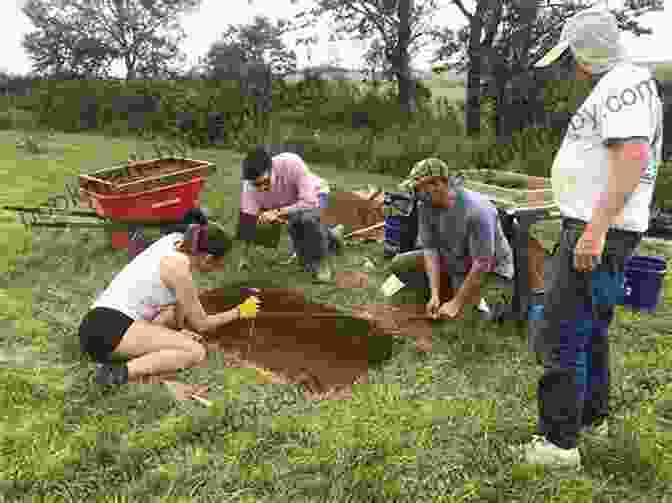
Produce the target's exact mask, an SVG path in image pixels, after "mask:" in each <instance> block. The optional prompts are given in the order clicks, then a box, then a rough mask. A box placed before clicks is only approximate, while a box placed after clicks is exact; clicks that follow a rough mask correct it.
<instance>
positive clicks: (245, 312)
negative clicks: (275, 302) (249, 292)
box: [238, 297, 261, 320]
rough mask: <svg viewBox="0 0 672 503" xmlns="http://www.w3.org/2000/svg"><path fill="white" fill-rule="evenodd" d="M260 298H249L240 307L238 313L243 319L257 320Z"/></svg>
mask: <svg viewBox="0 0 672 503" xmlns="http://www.w3.org/2000/svg"><path fill="white" fill-rule="evenodd" d="M260 302H261V301H260V300H259V298H258V297H248V298H247V300H246V301H245V302H243V303H242V304H240V305H239V306H238V313H239V315H240V318H241V319H244V320H245V319H248V318H256V317H257V312H258V311H259V303H260Z"/></svg>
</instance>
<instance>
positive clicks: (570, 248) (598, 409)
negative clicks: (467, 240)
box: [537, 219, 641, 449]
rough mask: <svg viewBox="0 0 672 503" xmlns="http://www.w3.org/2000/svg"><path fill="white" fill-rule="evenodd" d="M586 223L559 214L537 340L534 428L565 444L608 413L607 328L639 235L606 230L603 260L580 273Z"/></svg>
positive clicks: (569, 445) (571, 444) (568, 445)
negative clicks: (540, 363) (577, 252)
mask: <svg viewBox="0 0 672 503" xmlns="http://www.w3.org/2000/svg"><path fill="white" fill-rule="evenodd" d="M584 228H585V223H584V222H580V221H577V220H574V219H563V223H562V231H561V234H560V243H559V248H558V252H557V254H556V255H555V257H554V260H555V264H554V267H553V279H552V281H551V285H550V288H549V289H548V291H547V292H546V295H545V306H544V318H545V319H544V325H545V326H544V327H543V329H542V333H541V338H542V340H541V341H540V342H541V345H542V351H543V356H544V375H543V376H542V378H541V379H540V380H539V387H538V391H537V393H538V395H537V396H538V402H539V423H538V432H539V433H540V434H542V435H544V436H545V437H546V438H547V439H548V440H549V441H551V442H553V443H554V444H556V445H558V446H559V447H563V448H565V449H570V448H573V447H575V446H576V444H577V440H578V435H579V432H580V430H581V428H582V427H585V426H590V425H592V424H595V423H597V422H599V421H601V420H602V419H604V418H606V417H607V415H608V414H609V403H608V402H609V339H608V330H609V325H610V323H611V321H612V320H613V318H614V305H615V304H616V303H618V302H619V298H622V293H623V288H624V286H623V281H624V268H625V261H626V260H627V258H628V257H629V256H631V255H632V254H633V252H634V251H635V249H636V248H637V246H638V245H639V242H640V241H641V234H638V233H634V232H626V231H619V230H610V231H609V232H608V233H607V237H606V242H605V247H604V252H603V254H602V257H601V263H600V264H599V265H598V266H597V267H596V268H595V269H594V270H593V271H589V272H579V271H576V270H575V269H574V249H575V247H576V243H577V241H578V240H579V238H580V237H581V234H582V233H583V229H584Z"/></svg>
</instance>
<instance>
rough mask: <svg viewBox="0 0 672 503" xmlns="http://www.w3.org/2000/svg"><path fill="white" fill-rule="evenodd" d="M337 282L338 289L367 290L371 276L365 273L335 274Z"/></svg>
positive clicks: (345, 272) (340, 272)
mask: <svg viewBox="0 0 672 503" xmlns="http://www.w3.org/2000/svg"><path fill="white" fill-rule="evenodd" d="M335 281H336V286H337V287H338V288H344V289H347V288H367V287H368V286H369V275H368V274H366V273H365V272H348V271H339V272H337V273H336V274H335Z"/></svg>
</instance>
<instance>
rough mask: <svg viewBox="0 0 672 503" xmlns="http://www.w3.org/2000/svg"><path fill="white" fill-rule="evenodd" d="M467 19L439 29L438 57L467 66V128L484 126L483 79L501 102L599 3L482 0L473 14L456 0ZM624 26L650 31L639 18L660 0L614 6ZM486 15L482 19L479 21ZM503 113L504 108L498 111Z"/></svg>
mask: <svg viewBox="0 0 672 503" xmlns="http://www.w3.org/2000/svg"><path fill="white" fill-rule="evenodd" d="M452 1H453V3H454V4H455V5H456V6H457V7H458V9H459V10H460V12H462V14H463V15H464V16H465V17H466V18H467V20H468V21H469V24H468V25H467V26H465V27H463V28H461V29H460V30H457V31H453V30H449V29H445V30H443V31H442V32H440V33H439V34H437V39H438V40H439V41H440V42H441V47H440V48H439V49H438V51H437V53H436V55H435V58H434V60H435V62H437V61H448V60H450V59H451V58H454V57H455V56H457V57H458V59H457V61H456V62H454V63H450V64H448V65H446V66H447V67H451V68H454V69H456V70H458V71H464V70H465V69H467V70H468V82H469V85H468V87H467V100H466V101H467V107H466V108H467V109H466V117H465V123H466V129H467V132H468V134H477V133H478V132H479V131H480V102H481V99H480V96H481V89H482V88H481V83H482V81H485V82H486V83H487V84H489V86H490V89H491V90H492V92H491V94H492V95H493V96H495V97H496V98H497V100H498V103H499V104H504V103H503V99H504V98H503V97H504V94H505V88H506V86H507V84H509V83H510V82H511V81H512V79H515V78H516V77H517V76H520V75H525V74H528V75H529V74H530V73H531V72H530V70H531V65H532V63H534V62H535V61H536V60H538V59H539V58H540V57H541V56H542V55H543V54H544V53H545V52H546V51H547V50H548V49H550V48H551V47H552V46H553V45H554V44H555V43H556V42H557V40H558V38H559V36H560V32H561V31H562V26H563V25H564V22H565V21H566V20H567V19H568V18H569V17H571V16H572V15H574V14H575V13H576V12H579V11H580V10H583V9H586V8H589V7H591V6H593V5H594V4H595V2H586V1H581V0H570V1H566V2H563V3H552V2H551V1H549V0H546V2H538V1H537V0H478V1H477V3H476V10H475V13H474V14H472V13H470V12H469V11H468V10H467V9H466V8H465V6H464V4H463V2H462V0H452ZM610 10H611V12H613V13H614V15H615V16H616V18H617V20H618V22H619V26H620V28H621V29H622V30H625V31H630V32H632V33H634V34H635V35H637V36H639V35H643V34H650V33H651V30H650V29H649V28H644V27H642V26H641V25H639V23H638V22H637V20H636V19H633V18H636V17H638V16H640V15H641V14H643V13H645V12H650V11H656V10H662V1H661V0H646V1H642V0H627V1H626V2H625V4H624V6H623V7H622V8H620V9H610ZM481 20H482V21H481ZM495 116H496V117H500V118H501V117H502V116H503V114H502V113H501V110H498V111H497V113H496V114H495Z"/></svg>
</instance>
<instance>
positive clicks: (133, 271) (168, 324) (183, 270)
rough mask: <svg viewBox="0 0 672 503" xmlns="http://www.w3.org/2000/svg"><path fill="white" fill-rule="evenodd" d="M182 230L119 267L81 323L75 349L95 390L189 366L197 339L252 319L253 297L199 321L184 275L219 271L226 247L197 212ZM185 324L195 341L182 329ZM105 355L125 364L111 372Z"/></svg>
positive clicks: (201, 353) (198, 353)
mask: <svg viewBox="0 0 672 503" xmlns="http://www.w3.org/2000/svg"><path fill="white" fill-rule="evenodd" d="M184 224H186V225H187V226H188V227H187V230H186V232H185V233H184V234H182V233H173V234H168V235H167V236H164V237H163V238H161V239H159V240H158V241H157V242H156V243H154V244H153V245H152V246H150V247H149V248H147V249H146V250H145V251H143V252H142V253H141V254H140V255H138V256H137V257H135V258H134V259H133V261H131V262H130V263H129V264H128V265H127V266H126V267H124V268H123V269H122V270H121V272H119V273H118V274H117V275H116V276H115V277H114V279H113V280H112V283H111V284H110V285H109V286H108V287H107V289H105V291H103V293H102V294H101V295H100V296H99V297H98V299H97V300H96V301H95V302H94V304H93V306H92V309H91V311H89V313H88V314H87V315H86V316H85V317H84V319H83V321H82V324H81V326H80V328H79V337H80V344H81V348H82V351H83V352H84V353H87V354H88V355H89V356H91V357H92V358H93V360H94V361H96V362H98V363H99V364H98V368H97V372H96V381H97V382H98V383H99V384H101V385H114V384H125V383H127V382H128V380H129V378H130V379H132V378H134V377H137V376H142V375H151V374H156V373H163V372H172V371H175V370H178V369H183V368H188V367H191V366H194V365H196V364H198V363H199V362H201V361H203V360H204V359H205V356H206V350H205V347H204V346H203V345H202V344H200V342H199V340H200V337H201V336H200V335H199V333H204V332H210V331H212V330H214V329H216V328H217V327H219V326H221V325H226V324H227V323H230V322H232V321H234V320H236V319H239V318H253V317H255V316H256V314H257V309H258V304H259V300H258V299H257V298H256V297H250V298H249V299H247V300H246V301H245V302H244V303H243V304H240V305H239V306H237V307H236V308H234V309H231V310H230V311H226V312H223V313H218V314H213V315H208V314H206V312H205V310H204V309H203V306H202V305H201V302H200V300H199V298H198V291H197V289H196V286H195V285H194V281H193V278H192V271H194V270H197V271H200V272H213V271H216V270H219V269H221V268H222V267H223V266H224V263H225V262H224V260H223V259H224V256H225V255H226V254H227V253H229V252H230V251H231V249H232V247H233V244H232V239H231V238H230V237H229V236H228V235H227V234H226V233H225V232H224V231H222V230H221V229H219V228H216V227H208V225H207V218H206V217H205V215H204V214H203V212H202V211H201V210H200V209H195V210H191V211H190V212H189V213H187V215H186V216H185V220H184ZM166 306H170V307H169V308H168V309H162V307H164V308H165V307H166ZM185 321H186V322H187V324H188V326H189V327H190V328H192V329H193V330H194V331H195V332H198V333H194V331H192V330H187V329H185V328H183V327H184V323H185ZM112 355H119V356H121V357H122V358H124V357H126V358H130V360H129V361H128V362H127V363H124V364H121V365H114V364H111V362H110V357H111V356H112Z"/></svg>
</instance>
